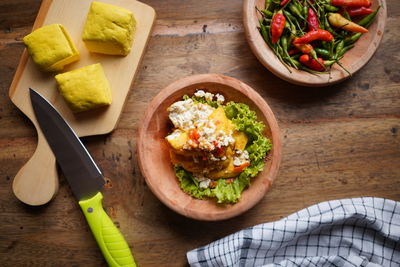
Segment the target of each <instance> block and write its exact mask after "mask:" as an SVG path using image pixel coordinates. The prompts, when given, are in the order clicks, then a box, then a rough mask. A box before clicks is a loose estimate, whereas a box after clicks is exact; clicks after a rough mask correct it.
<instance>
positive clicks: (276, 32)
mask: <svg viewBox="0 0 400 267" xmlns="http://www.w3.org/2000/svg"><path fill="white" fill-rule="evenodd" d="M285 22H286V18H285V16H284V15H283V14H282V10H280V11H278V13H276V14H275V15H274V17H273V18H272V22H271V36H272V43H273V44H274V43H276V42H277V41H278V40H279V37H281V35H282V32H283V29H284V28H285Z"/></svg>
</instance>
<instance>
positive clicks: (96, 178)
mask: <svg viewBox="0 0 400 267" xmlns="http://www.w3.org/2000/svg"><path fill="white" fill-rule="evenodd" d="M29 91H30V96H31V102H32V107H33V110H34V112H35V115H36V119H37V121H38V122H39V125H40V128H41V129H42V132H43V134H44V136H45V137H46V140H47V142H48V143H49V146H50V147H51V149H52V151H53V153H54V155H55V157H56V159H57V162H58V164H59V165H60V167H61V169H62V171H63V173H64V175H65V177H66V178H67V180H68V183H69V185H70V186H71V189H72V192H73V193H74V195H75V197H76V198H77V199H78V201H79V202H78V203H79V206H80V207H81V209H82V211H83V214H84V215H85V217H86V220H87V222H88V224H89V226H90V229H91V230H92V233H93V235H94V237H95V239H96V241H97V244H98V245H99V247H100V250H101V252H102V253H103V255H104V258H105V259H106V261H107V263H108V265H109V266H111V267H119V266H124V267H132V266H136V264H135V261H134V259H133V256H132V254H131V250H130V248H129V246H128V244H127V243H126V241H125V239H124V237H123V236H122V234H121V233H120V232H119V230H118V229H117V227H116V226H115V225H114V223H113V222H112V221H111V219H110V217H108V215H107V213H106V212H105V211H104V209H103V205H102V199H103V195H102V194H101V192H100V189H101V187H102V186H103V185H104V183H105V181H104V179H103V178H104V177H103V174H102V173H101V171H100V170H99V168H98V167H97V165H96V163H95V162H94V161H93V159H92V157H91V156H90V154H89V152H88V151H87V150H86V148H85V146H84V145H83V144H82V142H81V141H80V139H79V137H78V136H77V135H76V134H75V133H74V131H73V130H72V128H71V127H70V126H69V125H68V123H67V122H66V121H65V120H64V119H63V118H62V117H61V115H60V114H59V113H58V112H57V110H56V109H55V108H54V107H53V106H52V105H51V104H50V103H49V102H48V101H47V100H46V99H45V98H44V97H42V96H41V95H40V94H39V93H38V92H36V91H35V90H33V89H31V88H29Z"/></svg>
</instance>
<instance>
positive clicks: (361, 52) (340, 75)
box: [243, 0, 387, 87]
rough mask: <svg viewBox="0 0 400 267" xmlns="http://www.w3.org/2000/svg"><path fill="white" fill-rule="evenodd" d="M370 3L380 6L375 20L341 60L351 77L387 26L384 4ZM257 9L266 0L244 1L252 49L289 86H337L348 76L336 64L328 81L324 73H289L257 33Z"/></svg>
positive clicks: (373, 48)
mask: <svg viewBox="0 0 400 267" xmlns="http://www.w3.org/2000/svg"><path fill="white" fill-rule="evenodd" d="M372 2H373V5H372V8H373V9H376V8H377V6H379V5H381V6H382V7H381V9H380V10H379V13H378V14H377V16H376V17H375V21H374V22H373V24H372V25H371V26H370V27H369V28H368V30H369V32H368V33H366V34H363V36H362V37H361V38H360V39H359V40H358V41H357V42H356V43H355V47H354V48H353V49H351V50H349V51H348V52H347V53H346V54H345V56H344V57H343V59H341V62H342V63H343V65H344V67H345V68H346V69H348V70H349V72H350V73H352V74H354V73H356V72H357V71H358V70H360V69H361V68H362V67H363V66H364V65H365V64H366V63H367V62H368V61H369V60H370V59H371V57H372V55H373V54H374V53H375V51H376V49H377V48H378V45H379V43H380V41H381V40H382V35H383V32H384V28H385V23H386V10H387V8H386V2H385V0H372ZM256 6H257V7H258V9H260V10H261V9H264V8H265V1H264V0H245V1H244V2H243V24H244V29H245V33H246V38H247V41H248V43H249V45H250V47H251V50H252V51H253V53H254V54H255V56H256V57H257V58H258V60H259V61H260V62H261V63H262V64H263V65H264V66H265V67H266V68H267V69H268V70H270V71H271V72H272V73H274V74H275V75H276V76H278V77H279V78H281V79H284V80H286V81H288V82H290V83H294V84H298V85H303V86H313V87H317V86H327V85H332V84H336V83H338V82H341V81H343V80H345V79H347V78H349V77H350V75H349V74H348V73H346V72H345V71H344V70H343V69H342V68H340V67H339V66H338V65H337V64H335V65H334V67H332V71H331V77H330V78H329V75H327V74H322V75H314V74H310V73H308V72H305V71H299V70H296V69H294V68H290V69H291V71H292V73H290V72H289V71H288V70H287V69H286V67H285V66H284V65H283V64H282V63H281V62H280V61H279V59H278V58H277V57H276V55H275V54H274V52H273V51H272V50H271V48H269V46H268V45H267V43H266V42H265V41H264V39H263V38H262V36H261V34H260V32H259V31H258V29H257V27H259V19H260V18H261V15H260V14H259V12H258V11H257V10H256Z"/></svg>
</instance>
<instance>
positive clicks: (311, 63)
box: [299, 54, 325, 71]
mask: <svg viewBox="0 0 400 267" xmlns="http://www.w3.org/2000/svg"><path fill="white" fill-rule="evenodd" d="M299 61H300V62H301V63H303V64H304V65H306V66H307V67H309V68H310V69H312V70H315V71H324V70H325V68H324V66H323V65H324V60H323V59H322V58H320V57H319V58H318V61H319V62H320V63H321V64H322V65H321V64H319V63H318V62H317V61H316V60H315V59H313V58H311V57H310V56H309V55H308V54H303V55H301V56H300V58H299Z"/></svg>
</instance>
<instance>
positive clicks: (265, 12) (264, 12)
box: [261, 9, 274, 18]
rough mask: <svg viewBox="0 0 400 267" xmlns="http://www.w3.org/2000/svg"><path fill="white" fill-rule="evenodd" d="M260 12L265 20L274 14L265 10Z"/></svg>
mask: <svg viewBox="0 0 400 267" xmlns="http://www.w3.org/2000/svg"><path fill="white" fill-rule="evenodd" d="M261 12H262V13H263V14H264V16H265V17H267V18H272V16H273V15H274V13H272V12H271V11H268V10H266V9H263V10H261Z"/></svg>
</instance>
